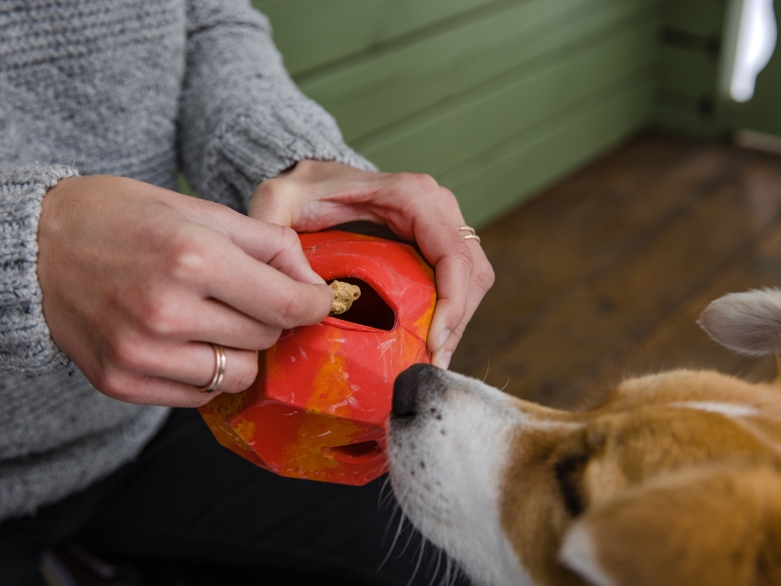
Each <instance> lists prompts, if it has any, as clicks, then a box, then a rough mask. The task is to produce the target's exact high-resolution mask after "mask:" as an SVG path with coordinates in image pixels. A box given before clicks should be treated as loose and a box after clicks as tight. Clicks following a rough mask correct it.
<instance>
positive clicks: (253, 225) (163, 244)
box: [38, 176, 333, 407]
mask: <svg viewBox="0 0 781 586" xmlns="http://www.w3.org/2000/svg"><path fill="white" fill-rule="evenodd" d="M38 280H39V282H40V285H41V291H42V293H43V313H44V317H45V319H46V322H47V324H48V326H49V329H50V331H51V335H52V339H53V340H54V342H55V343H56V344H57V346H59V348H60V349H61V350H62V351H63V352H64V353H65V354H66V355H67V356H68V357H70V358H71V360H73V362H74V363H75V364H76V365H77V366H78V367H79V368H80V369H81V371H82V372H83V373H84V374H85V376H86V377H87V378H88V379H89V381H90V382H91V383H92V384H93V385H94V386H95V388H97V389H98V390H99V391H101V392H103V393H105V394H106V395H108V396H110V397H113V398H115V399H119V400H122V401H128V402H131V403H144V404H152V405H169V406H180V407H196V406H200V405H203V404H205V403H207V402H208V401H210V400H211V399H212V398H213V397H214V396H215V393H208V394H207V393H199V392H197V391H196V390H195V388H194V387H197V386H202V385H205V384H207V383H208V382H209V380H210V379H211V377H212V375H213V373H214V353H213V350H212V347H211V346H210V345H209V344H210V343H215V344H220V345H222V346H224V347H225V351H226V355H227V368H226V371H225V378H224V380H223V382H222V384H221V386H220V388H219V391H220V392H228V393H236V392H240V391H242V390H244V389H245V388H247V387H248V386H249V385H250V384H251V383H252V381H253V380H254V379H255V377H256V375H257V369H258V351H259V350H262V349H265V348H269V347H271V346H272V345H274V343H275V342H276V341H277V338H278V337H279V334H280V332H281V331H282V330H283V329H290V328H293V327H296V326H302V325H310V324H315V323H318V322H320V321H321V320H322V319H323V318H324V317H325V316H326V315H327V314H328V311H329V310H330V308H331V302H332V300H333V292H332V291H331V289H330V288H329V287H328V286H326V284H325V282H324V281H323V280H322V279H321V278H320V277H319V276H318V275H317V274H316V273H315V272H314V271H312V269H311V268H310V266H309V263H308V262H307V260H306V257H305V256H304V254H303V251H302V249H301V245H300V242H299V240H298V237H297V236H296V234H295V232H294V231H293V230H291V229H289V228H284V227H281V226H277V225H274V224H269V223H266V222H262V221H259V220H254V219H251V218H248V217H246V216H243V215H242V214H239V213H237V212H234V211H232V210H230V209H229V208H227V207H225V206H222V205H219V204H216V203H212V202H208V201H203V200H199V199H195V198H192V197H188V196H185V195H181V194H178V193H175V192H172V191H168V190H165V189H161V188H159V187H155V186H152V185H149V184H146V183H142V182H139V181H134V180H132V179H125V178H121V177H111V176H90V177H75V178H71V179H65V180H63V181H60V182H59V183H58V184H57V185H56V186H55V187H54V188H52V189H51V190H50V191H49V192H48V193H47V194H46V196H45V197H44V199H43V203H42V212H41V218H40V223H39V228H38Z"/></svg>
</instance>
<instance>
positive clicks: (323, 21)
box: [252, 0, 524, 75]
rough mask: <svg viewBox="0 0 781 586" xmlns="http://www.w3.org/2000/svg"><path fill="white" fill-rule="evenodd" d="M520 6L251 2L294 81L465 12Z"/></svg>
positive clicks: (446, 1) (404, 0)
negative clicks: (271, 29)
mask: <svg viewBox="0 0 781 586" xmlns="http://www.w3.org/2000/svg"><path fill="white" fill-rule="evenodd" d="M523 1H524V0H253V1H252V5H253V6H254V7H255V8H257V9H258V10H260V11H261V12H263V13H265V14H266V15H267V16H268V17H269V18H270V19H271V24H272V25H273V27H274V38H275V41H276V43H277V46H278V47H279V48H280V50H281V51H282V54H283V55H284V56H285V63H286V65H287V68H288V70H289V71H290V72H291V73H292V74H294V75H296V74H298V73H302V72H305V71H310V70H312V69H315V68H317V67H322V66H323V65H325V64H327V63H331V62H333V61H336V60H339V59H343V58H345V57H347V56H349V55H353V54H356V53H361V52H363V51H367V50H369V49H372V48H374V47H376V46H378V45H381V44H384V43H387V42H389V41H392V40H394V39H397V38H399V37H402V36H404V35H408V34H411V33H413V32H416V31H420V30H421V29H424V28H425V27H431V26H443V25H444V26H447V25H448V24H449V23H448V22H447V21H448V20H451V19H458V18H459V17H460V18H469V13H470V11H474V10H477V9H481V8H482V9H492V7H493V6H497V7H499V8H503V7H504V6H506V5H513V4H520V3H522V2H523Z"/></svg>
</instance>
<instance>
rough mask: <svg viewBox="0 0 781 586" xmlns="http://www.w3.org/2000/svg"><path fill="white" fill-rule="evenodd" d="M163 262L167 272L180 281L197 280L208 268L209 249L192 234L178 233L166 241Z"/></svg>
mask: <svg viewBox="0 0 781 586" xmlns="http://www.w3.org/2000/svg"><path fill="white" fill-rule="evenodd" d="M163 258H164V260H163V262H164V263H165V265H166V266H165V268H166V272H167V274H169V275H171V276H173V277H174V278H176V279H178V280H181V281H187V282H191V281H197V280H198V279H200V278H201V277H202V276H203V275H204V274H205V273H206V271H207V270H208V267H209V258H210V255H209V249H208V248H207V247H206V246H204V245H203V244H202V243H201V242H199V240H198V239H197V238H195V237H194V235H193V234H189V233H187V234H178V235H177V236H175V237H173V238H172V239H171V241H170V242H169V243H168V246H167V247H166V249H165V251H164V253H163Z"/></svg>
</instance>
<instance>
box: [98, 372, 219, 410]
mask: <svg viewBox="0 0 781 586" xmlns="http://www.w3.org/2000/svg"><path fill="white" fill-rule="evenodd" d="M115 381H116V382H115V384H113V385H112V388H111V389H108V391H105V390H104V392H107V394H109V396H111V397H113V398H114V399H118V400H120V401H125V402H126V403H137V404H139V405H159V406H162V407H201V406H203V405H205V404H206V403H208V402H209V401H211V400H212V399H214V397H216V396H218V395H220V394H221V392H220V391H215V392H212V393H201V392H199V391H198V390H196V388H195V387H193V386H191V385H187V384H183V383H180V382H176V381H171V380H167V379H162V378H155V377H149V376H142V375H138V374H134V373H129V372H124V373H121V374H117V375H115Z"/></svg>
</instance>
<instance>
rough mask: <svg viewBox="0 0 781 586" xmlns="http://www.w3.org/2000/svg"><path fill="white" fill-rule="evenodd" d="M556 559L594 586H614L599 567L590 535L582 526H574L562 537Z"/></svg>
mask: <svg viewBox="0 0 781 586" xmlns="http://www.w3.org/2000/svg"><path fill="white" fill-rule="evenodd" d="M558 558H559V561H560V562H561V563H562V564H564V565H565V566H567V567H568V568H570V569H571V570H573V571H575V572H577V573H578V574H580V575H581V576H583V577H584V578H586V579H587V580H588V581H589V582H592V583H593V584H594V586H615V583H614V582H613V580H612V579H611V578H610V577H609V576H608V575H607V574H606V573H605V571H604V570H603V569H602V568H601V566H600V565H599V562H598V561H597V556H596V553H595V552H594V543H593V541H592V539H591V535H589V533H588V530H587V529H586V528H585V527H583V526H582V525H575V526H574V527H573V528H572V529H570V530H569V531H568V532H567V534H566V535H565V536H564V541H563V543H562V545H561V549H560V550H559V555H558Z"/></svg>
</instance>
